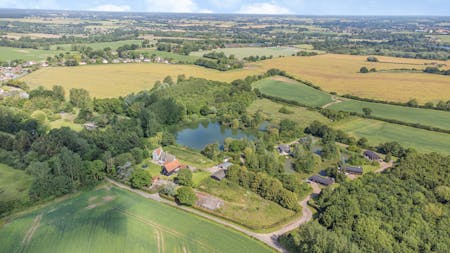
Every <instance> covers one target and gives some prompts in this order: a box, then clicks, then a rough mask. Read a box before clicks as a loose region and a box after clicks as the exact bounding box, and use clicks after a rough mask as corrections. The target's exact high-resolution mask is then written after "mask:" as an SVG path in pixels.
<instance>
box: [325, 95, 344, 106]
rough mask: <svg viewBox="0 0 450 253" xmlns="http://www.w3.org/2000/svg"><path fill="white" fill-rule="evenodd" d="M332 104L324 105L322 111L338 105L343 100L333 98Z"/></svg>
mask: <svg viewBox="0 0 450 253" xmlns="http://www.w3.org/2000/svg"><path fill="white" fill-rule="evenodd" d="M331 100H332V101H331V102H330V103H328V104H326V105H323V106H322V109H325V108H327V107H330V106H332V105H334V104H338V103H341V102H342V101H343V100H341V99H338V98H336V96H334V95H333V96H331Z"/></svg>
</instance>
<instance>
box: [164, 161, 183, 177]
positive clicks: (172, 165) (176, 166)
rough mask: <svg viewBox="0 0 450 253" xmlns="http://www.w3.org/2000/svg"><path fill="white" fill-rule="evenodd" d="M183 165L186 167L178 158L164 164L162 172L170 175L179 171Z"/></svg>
mask: <svg viewBox="0 0 450 253" xmlns="http://www.w3.org/2000/svg"><path fill="white" fill-rule="evenodd" d="M183 167H184V165H182V164H181V163H180V162H179V161H178V160H173V161H171V162H166V163H164V165H163V169H162V174H164V175H166V176H170V175H172V174H173V173H177V172H178V171H179V170H180V169H182V168H183Z"/></svg>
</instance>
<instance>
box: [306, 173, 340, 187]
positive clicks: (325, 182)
mask: <svg viewBox="0 0 450 253" xmlns="http://www.w3.org/2000/svg"><path fill="white" fill-rule="evenodd" d="M309 180H310V181H313V182H316V183H319V184H323V185H331V184H333V183H334V179H333V178H330V177H321V176H319V175H314V176H311V177H310V178H309Z"/></svg>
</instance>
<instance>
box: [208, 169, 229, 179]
mask: <svg viewBox="0 0 450 253" xmlns="http://www.w3.org/2000/svg"><path fill="white" fill-rule="evenodd" d="M226 176H227V175H226V174H225V170H223V169H222V170H218V171H217V172H216V173H214V174H212V175H211V177H212V178H215V179H218V180H222V179H224V178H225V177H226Z"/></svg>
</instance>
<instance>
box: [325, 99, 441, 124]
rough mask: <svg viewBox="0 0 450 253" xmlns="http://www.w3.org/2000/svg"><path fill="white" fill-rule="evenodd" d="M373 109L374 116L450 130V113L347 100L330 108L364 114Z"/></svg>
mask: <svg viewBox="0 0 450 253" xmlns="http://www.w3.org/2000/svg"><path fill="white" fill-rule="evenodd" d="M365 107H367V108H370V109H372V116H375V117H380V118H385V119H394V120H399V121H403V122H408V123H419V124H422V125H426V126H432V127H437V128H441V129H447V130H450V112H445V111H437V110H429V109H421V108H411V107H405V106H397V105H387V104H380V103H370V102H364V101H357V100H351V99H349V100H346V101H343V102H340V103H337V104H334V105H332V106H330V107H328V108H330V109H334V110H340V111H346V112H357V113H362V109H363V108H365Z"/></svg>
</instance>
